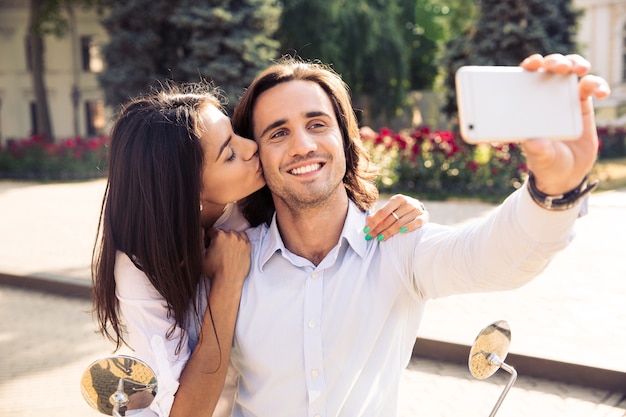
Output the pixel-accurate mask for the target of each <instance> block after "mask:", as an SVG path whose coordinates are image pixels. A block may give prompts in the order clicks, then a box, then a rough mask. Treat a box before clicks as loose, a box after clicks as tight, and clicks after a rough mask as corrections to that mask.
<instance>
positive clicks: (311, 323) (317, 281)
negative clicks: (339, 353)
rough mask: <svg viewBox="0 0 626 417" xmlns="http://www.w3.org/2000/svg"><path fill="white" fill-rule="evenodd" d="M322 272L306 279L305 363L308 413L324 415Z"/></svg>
mask: <svg viewBox="0 0 626 417" xmlns="http://www.w3.org/2000/svg"><path fill="white" fill-rule="evenodd" d="M322 278H323V273H320V272H317V271H314V272H313V273H311V275H310V276H309V278H308V279H307V280H306V284H305V291H304V323H303V324H304V326H303V331H304V366H305V376H306V384H307V391H308V398H309V413H308V414H309V416H312V417H321V415H322V412H323V410H325V409H326V404H325V397H323V396H322V394H323V393H324V392H325V391H326V382H325V380H324V374H323V369H324V368H323V364H324V358H323V356H322V326H321V318H322V307H323V298H322V297H323V294H324V280H323V279H322Z"/></svg>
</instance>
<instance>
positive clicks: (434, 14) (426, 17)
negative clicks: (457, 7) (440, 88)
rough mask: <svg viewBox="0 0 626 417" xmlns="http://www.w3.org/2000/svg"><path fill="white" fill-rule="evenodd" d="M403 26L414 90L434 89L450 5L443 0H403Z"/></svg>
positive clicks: (409, 79)
mask: <svg viewBox="0 0 626 417" xmlns="http://www.w3.org/2000/svg"><path fill="white" fill-rule="evenodd" d="M401 3H402V13H401V15H400V19H401V20H400V22H399V24H400V26H401V27H402V28H403V29H404V39H405V44H406V47H407V50H408V51H409V71H408V81H409V88H410V89H411V90H430V89H432V88H433V85H434V83H435V80H436V78H437V73H438V68H437V62H436V58H437V55H438V53H439V49H440V47H441V44H442V43H443V42H444V41H445V36H446V27H445V24H444V21H443V19H442V18H443V17H446V16H447V15H448V14H449V12H450V7H449V6H448V5H447V4H445V3H442V1H441V0H402V2H401Z"/></svg>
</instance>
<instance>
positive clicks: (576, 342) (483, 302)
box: [0, 180, 626, 392]
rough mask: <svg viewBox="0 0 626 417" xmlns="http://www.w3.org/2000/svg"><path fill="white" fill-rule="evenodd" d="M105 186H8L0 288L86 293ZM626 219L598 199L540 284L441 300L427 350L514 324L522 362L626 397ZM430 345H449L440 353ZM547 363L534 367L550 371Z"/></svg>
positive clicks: (607, 197) (464, 209) (618, 208)
mask: <svg viewBox="0 0 626 417" xmlns="http://www.w3.org/2000/svg"><path fill="white" fill-rule="evenodd" d="M104 188H105V181H104V180H94V181H87V182H79V183H66V184H32V183H21V182H8V181H0V283H5V284H6V283H7V282H12V283H15V282H16V280H17V281H18V282H19V280H20V279H22V280H23V282H26V281H27V280H31V281H30V282H31V283H32V282H34V284H35V285H37V286H38V288H44V287H45V286H46V285H47V286H48V287H46V288H50V286H55V285H56V287H57V288H63V291H70V290H71V289H72V288H83V289H84V290H85V291H83V292H82V294H86V293H87V292H88V287H89V281H90V279H89V267H90V261H91V250H92V246H93V242H94V239H95V231H96V227H97V222H98V214H99V211H100V205H101V199H102V195H103V192H104ZM427 207H428V209H429V211H430V213H431V221H434V222H438V223H443V224H451V225H457V224H462V223H464V222H466V221H469V220H471V219H473V218H476V217H480V216H484V215H486V214H487V213H489V211H490V210H492V209H493V206H492V205H489V204H482V203H468V202H457V203H455V202H446V203H442V202H427ZM625 215H626V189H624V190H619V191H612V192H604V193H596V194H594V195H593V196H592V198H591V201H590V213H589V215H588V216H587V217H584V218H582V219H580V220H579V221H578V223H577V226H576V231H577V238H576V239H575V240H574V242H573V243H572V244H571V245H570V246H569V247H568V248H567V249H566V250H565V251H564V252H563V253H561V254H559V256H558V257H557V258H556V259H555V260H554V262H553V263H552V264H551V265H550V266H549V267H548V268H547V269H546V270H545V271H544V273H543V274H542V275H541V276H540V277H539V278H538V279H536V280H535V281H534V282H532V283H531V284H529V285H527V286H526V287H524V288H522V289H519V290H516V291H512V292H507V293H494V294H480V295H471V296H456V297H450V298H447V299H442V300H435V301H432V302H431V303H430V304H429V306H428V308H427V311H426V316H425V319H424V321H423V323H422V327H421V330H420V338H423V339H425V342H424V343H422V344H420V342H419V341H418V345H417V347H418V348H417V351H418V352H419V351H420V346H422V347H423V348H424V350H425V351H428V352H426V354H427V356H428V354H430V353H432V352H433V351H435V352H443V351H444V350H445V349H442V348H441V347H442V346H447V344H449V345H450V347H451V350H452V351H455V348H459V347H461V348H463V349H464V348H465V347H466V346H467V345H470V344H471V343H472V342H473V340H474V337H475V336H476V333H477V332H478V331H479V330H480V329H481V328H483V327H484V326H485V325H487V324H489V323H491V322H493V321H495V320H500V319H504V320H507V321H508V322H509V323H510V325H511V327H512V333H513V341H512V344H511V352H512V354H514V355H519V356H520V359H519V360H520V363H522V364H523V363H525V362H524V361H523V359H524V358H539V359H545V360H547V361H548V363H550V364H552V362H550V361H555V362H556V363H557V364H562V365H573V366H576V367H578V368H577V371H576V372H573V371H572V368H568V369H567V371H566V372H565V373H566V374H567V373H570V375H571V378H570V379H573V380H572V382H577V381H578V380H579V379H580V378H581V375H582V376H584V375H586V374H587V373H589V372H591V371H596V376H597V377H598V378H600V379H601V380H603V381H607V380H610V384H612V387H614V386H615V385H616V384H617V385H619V384H621V387H623V389H622V392H626V354H625V348H626V256H625V255H626V251H625V248H626V233H625V232H626V224H625V223H624V217H625ZM50 283H52V284H50ZM59 284H67V285H65V286H62V285H59ZM430 341H435V342H445V343H439V344H436V345H435V347H434V349H433V348H432V346H431V345H429V344H428V342H430ZM429 346H430V348H429ZM429 349H430V350H429ZM457 351H458V349H457ZM429 352H430V353H429ZM457 357H458V355H457ZM538 364H540V362H532V363H530V364H529V367H531V368H540V367H543V366H540V365H538ZM514 365H515V364H514ZM545 369H547V370H549V371H550V372H552V369H554V368H553V367H550V366H547V367H545ZM563 369H564V368H563ZM536 371H541V369H518V372H520V374H523V373H524V372H526V373H527V374H528V375H537V374H536V373H533V372H536ZM598 371H600V372H599V373H598ZM603 371H609V372H608V373H602V372H603ZM572 372H573V373H572ZM611 381H612V382H611ZM602 383H603V382H601V384H602ZM587 385H588V384H587Z"/></svg>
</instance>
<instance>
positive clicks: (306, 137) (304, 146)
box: [291, 129, 317, 155]
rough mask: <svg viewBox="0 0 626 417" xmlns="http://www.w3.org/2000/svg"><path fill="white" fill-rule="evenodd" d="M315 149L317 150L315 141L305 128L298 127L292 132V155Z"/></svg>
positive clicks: (304, 153) (303, 153) (305, 153)
mask: <svg viewBox="0 0 626 417" xmlns="http://www.w3.org/2000/svg"><path fill="white" fill-rule="evenodd" d="M315 150H317V141H316V140H315V138H314V137H313V136H312V135H311V134H310V133H309V132H308V131H307V130H306V129H298V130H296V131H294V132H293V134H292V137H291V153H292V155H307V154H308V153H310V152H313V151H315Z"/></svg>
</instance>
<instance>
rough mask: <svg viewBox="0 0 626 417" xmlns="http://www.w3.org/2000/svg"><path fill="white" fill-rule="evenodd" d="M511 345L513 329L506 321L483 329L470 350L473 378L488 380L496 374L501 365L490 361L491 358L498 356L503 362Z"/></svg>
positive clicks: (470, 366) (497, 322)
mask: <svg viewBox="0 0 626 417" xmlns="http://www.w3.org/2000/svg"><path fill="white" fill-rule="evenodd" d="M510 345H511V328H510V327H509V323H507V322H506V321H504V320H500V321H496V322H494V323H492V324H490V325H489V326H487V327H485V328H484V329H482V330H481V331H480V333H478V336H477V337H476V340H475V341H474V344H473V345H472V348H471V349H470V355H469V362H468V365H469V370H470V373H471V374H472V376H473V377H474V378H476V379H486V378H489V377H490V376H491V375H493V374H494V373H496V371H497V370H498V369H500V363H499V362H496V361H493V360H490V359H489V357H490V355H496V356H497V357H498V358H499V359H500V361H501V362H503V361H504V360H505V359H506V355H508V353H509V346H510ZM492 359H495V358H493V357H492Z"/></svg>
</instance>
